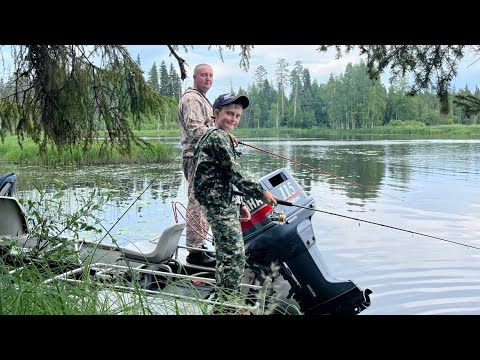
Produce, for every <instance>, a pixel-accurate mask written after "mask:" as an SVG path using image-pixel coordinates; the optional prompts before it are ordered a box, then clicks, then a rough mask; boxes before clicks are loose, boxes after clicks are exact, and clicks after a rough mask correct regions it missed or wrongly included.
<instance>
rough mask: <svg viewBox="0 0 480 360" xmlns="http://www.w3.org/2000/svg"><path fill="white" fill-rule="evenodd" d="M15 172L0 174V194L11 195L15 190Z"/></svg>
mask: <svg viewBox="0 0 480 360" xmlns="http://www.w3.org/2000/svg"><path fill="white" fill-rule="evenodd" d="M15 181H16V176H15V173H8V174H5V175H2V176H0V196H13V194H14V192H15Z"/></svg>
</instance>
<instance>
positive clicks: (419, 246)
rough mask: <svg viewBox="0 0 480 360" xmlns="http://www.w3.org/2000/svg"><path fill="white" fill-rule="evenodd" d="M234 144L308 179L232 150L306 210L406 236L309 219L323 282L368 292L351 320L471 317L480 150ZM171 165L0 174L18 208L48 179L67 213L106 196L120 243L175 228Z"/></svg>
mask: <svg viewBox="0 0 480 360" xmlns="http://www.w3.org/2000/svg"><path fill="white" fill-rule="evenodd" d="M241 140H242V141H244V142H246V143H247V144H251V145H254V146H256V147H260V148H262V149H266V150H268V151H270V152H274V153H276V154H280V155H281V156H284V157H287V158H289V159H294V160H296V161H297V162H301V163H305V164H308V165H309V166H310V167H313V168H316V169H319V171H315V170H312V169H311V168H309V167H304V166H302V165H299V164H295V163H292V162H289V161H287V160H284V159H281V158H278V157H275V156H273V155H270V154H267V153H265V152H261V151H259V150H255V149H252V148H250V147H247V146H244V145H243V146H240V147H239V149H240V150H241V151H242V153H243V155H242V157H241V158H242V166H243V168H244V169H245V170H246V171H247V172H248V173H249V174H250V175H252V176H253V177H256V178H260V177H262V176H264V175H266V174H268V173H269V172H271V171H273V170H276V169H278V168H281V167H285V168H287V169H288V170H289V171H290V173H292V174H293V176H294V177H295V179H296V180H297V182H298V183H299V184H300V185H301V186H302V187H303V188H304V190H305V191H306V192H307V193H308V194H310V195H311V196H312V197H313V198H314V199H315V202H316V208H317V209H320V210H323V211H328V212H331V213H335V214H340V215H346V216H349V217H354V218H359V219H362V220H366V221H370V222H375V223H380V224H384V225H388V226H392V227H396V228H400V229H404V230H407V231H400V230H395V229H391V228H388V227H383V226H378V225H373V224H368V223H364V222H360V221H356V220H351V219H346V218H343V217H339V216H334V215H329V214H324V213H315V215H314V216H313V218H312V222H313V226H314V230H315V234H316V238H317V246H318V247H319V249H320V251H321V252H322V255H323V257H324V260H325V262H326V264H327V265H328V267H329V270H330V272H331V273H332V274H333V275H334V276H335V277H336V278H338V279H348V280H352V281H353V282H354V283H356V284H357V285H358V286H359V287H360V288H362V289H365V288H369V289H371V290H372V291H373V294H372V295H371V299H372V305H371V307H370V308H368V309H367V310H365V311H364V312H362V313H361V314H362V315H368V314H480V220H479V218H480V140H368V141H365V140H350V141H340V140H336V141H330V140H311V139H295V140H271V139H265V140H259V139H247V138H245V139H241ZM162 141H165V140H162ZM167 142H171V143H172V144H175V145H177V144H178V142H179V141H178V139H168V140H167ZM180 163H181V159H180V157H177V158H175V160H174V161H173V162H172V163H171V164H170V165H169V166H168V167H166V166H165V165H133V166H132V165H129V166H118V165H115V166H102V167H82V168H81V169H58V168H57V169H50V170H45V169H41V168H38V167H23V166H22V167H20V166H16V165H14V166H6V165H5V164H0V174H4V173H6V172H9V171H14V172H15V173H16V174H17V196H18V197H23V198H26V199H28V198H31V199H38V190H37V189H40V190H41V191H43V190H48V191H50V190H52V193H54V192H53V188H54V184H56V183H57V180H60V181H62V182H64V183H65V186H64V187H63V190H64V191H65V196H64V197H63V201H65V204H64V207H65V209H66V210H67V211H74V210H75V209H76V207H77V198H78V197H79V196H87V195H88V194H89V193H90V192H91V191H92V189H97V191H98V190H101V191H102V192H105V193H106V192H109V193H110V194H111V201H110V202H109V203H108V204H107V205H106V206H104V209H103V210H104V214H102V217H104V218H105V221H104V223H103V225H104V226H105V228H107V229H110V228H111V227H112V226H113V224H115V223H116V222H117V220H118V219H119V218H120V217H122V215H123V217H122V219H121V220H120V221H119V222H118V224H117V225H115V227H114V228H113V229H112V233H113V234H114V236H115V237H116V238H117V240H118V243H119V244H120V245H122V244H123V245H125V244H127V243H128V242H130V241H139V240H146V239H150V238H152V237H154V236H156V235H158V234H160V233H161V231H162V230H163V229H164V228H166V227H167V226H169V225H172V224H173V223H174V216H173V212H172V201H176V202H180V203H182V204H185V205H186V184H185V181H184V180H183V175H182V172H181V170H180V167H181V166H180ZM323 172H328V173H330V174H332V175H326V174H325V173H323ZM333 174H334V175H336V176H333ZM342 178H345V179H348V181H345V180H342ZM137 199H138V200H137ZM135 200H137V201H135ZM134 202H135V203H134ZM133 203H134V205H133V206H132V204H133ZM129 207H130V209H129V210H128V211H127V212H126V213H125V211H126V210H127V209H128V208H129ZM408 231H413V232H416V233H421V234H425V235H429V236H433V237H437V238H441V239H443V240H440V239H435V238H431V237H427V236H422V235H416V234H412V233H411V232H408ZM102 236H103V235H101V236H100V237H102ZM445 240H447V241H445ZM104 241H105V242H110V241H111V240H108V238H106V239H105V240H104ZM183 241H184V240H183ZM459 243H460V244H459ZM461 244H464V245H469V246H473V247H467V246H463V245H461ZM476 248H479V249H476Z"/></svg>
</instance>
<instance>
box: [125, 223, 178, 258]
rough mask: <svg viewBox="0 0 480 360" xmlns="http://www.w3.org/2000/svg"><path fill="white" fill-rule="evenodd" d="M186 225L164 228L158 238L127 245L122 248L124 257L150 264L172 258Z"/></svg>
mask: <svg viewBox="0 0 480 360" xmlns="http://www.w3.org/2000/svg"><path fill="white" fill-rule="evenodd" d="M186 225H187V224H186V223H181V224H175V225H172V226H170V227H168V228H166V229H165V230H164V231H163V233H162V235H160V237H158V238H155V239H152V240H147V241H138V242H135V243H131V244H128V245H127V246H125V247H123V248H122V252H123V254H124V257H125V258H126V259H130V260H137V261H142V262H145V261H146V262H147V263H150V264H160V263H162V262H164V261H166V260H168V259H170V258H172V257H173V255H174V254H175V252H176V251H177V247H178V242H179V241H180V236H181V235H182V231H183V229H185V226H186Z"/></svg>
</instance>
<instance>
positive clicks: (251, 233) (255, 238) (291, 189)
mask: <svg viewBox="0 0 480 360" xmlns="http://www.w3.org/2000/svg"><path fill="white" fill-rule="evenodd" d="M260 183H261V185H262V187H263V188H264V189H266V190H268V191H270V192H271V193H272V194H274V195H275V196H276V197H278V198H279V199H281V200H285V201H288V202H290V203H292V204H294V205H299V206H302V207H307V208H312V210H309V209H303V208H297V207H294V206H285V205H278V206H276V207H275V209H274V210H275V212H272V210H273V209H272V207H271V206H269V205H264V204H263V203H262V202H261V201H259V200H256V199H252V198H249V197H247V196H245V199H244V200H245V202H246V204H247V205H248V207H249V209H250V212H251V220H250V221H247V222H242V223H241V224H242V231H243V236H244V242H245V253H246V255H247V263H248V265H249V266H252V265H254V264H260V265H261V266H263V267H264V268H267V269H268V268H269V267H270V266H271V264H272V263H274V264H275V263H276V264H278V265H279V266H280V274H281V275H282V276H283V277H284V279H285V280H287V281H288V283H289V285H290V290H289V294H288V298H290V297H291V296H293V299H295V301H296V302H297V303H298V304H299V306H300V310H301V311H302V312H303V313H304V314H307V315H308V314H334V315H354V314H358V313H360V312H361V311H363V310H364V309H366V308H367V307H368V306H370V297H369V295H370V294H371V293H372V291H371V290H370V289H365V290H363V291H362V290H360V289H359V288H358V287H357V285H355V284H354V283H353V282H352V281H350V280H348V281H339V280H337V279H335V278H334V277H333V276H332V275H331V274H330V273H329V271H328V269H327V266H326V264H325V262H324V260H323V258H322V256H321V254H320V252H319V250H318V248H317V246H316V243H315V242H316V239H315V234H314V232H313V227H312V222H311V219H312V216H313V214H314V213H315V211H314V210H313V209H314V208H315V202H314V199H313V198H312V197H311V196H309V195H307V194H306V193H305V192H304V191H303V190H302V188H301V187H300V185H299V184H298V183H297V182H296V181H295V179H294V178H293V177H292V175H291V174H290V173H289V172H288V170H287V169H285V168H282V169H279V170H276V171H274V172H272V173H270V174H268V175H266V176H264V177H263V178H261V179H260Z"/></svg>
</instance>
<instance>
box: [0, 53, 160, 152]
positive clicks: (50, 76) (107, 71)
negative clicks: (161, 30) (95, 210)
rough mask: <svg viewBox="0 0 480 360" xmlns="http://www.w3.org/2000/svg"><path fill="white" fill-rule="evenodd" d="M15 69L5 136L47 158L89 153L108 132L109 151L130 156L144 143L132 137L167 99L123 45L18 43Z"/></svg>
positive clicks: (5, 104)
mask: <svg viewBox="0 0 480 360" xmlns="http://www.w3.org/2000/svg"><path fill="white" fill-rule="evenodd" d="M12 56H13V61H14V72H13V76H12V78H11V79H10V80H9V81H8V83H6V84H7V86H6V88H5V89H4V91H3V94H2V97H1V98H0V119H1V121H2V126H0V136H1V137H2V139H3V138H4V136H5V134H6V132H7V131H12V130H14V131H15V133H16V134H17V136H18V139H19V141H20V142H21V141H23V140H24V137H25V136H28V137H30V138H31V139H32V140H33V141H34V142H35V144H37V145H38V146H39V149H40V152H42V153H44V152H45V151H46V149H47V144H52V145H54V146H55V147H56V148H57V150H58V151H59V152H62V151H64V150H65V149H68V148H70V147H71V146H77V145H80V144H81V146H82V149H83V151H87V150H88V148H89V147H90V146H91V145H92V143H93V142H94V141H96V139H97V138H98V133H99V131H102V130H104V131H105V134H106V136H105V138H104V140H103V143H104V146H103V148H102V149H105V150H108V149H111V148H116V149H117V150H118V151H119V152H120V153H122V154H129V153H130V151H131V144H132V143H135V144H142V143H143V141H142V140H141V139H139V138H137V137H136V136H135V135H134V133H133V132H132V127H131V125H130V122H129V121H130V120H129V119H132V121H133V124H134V125H135V126H136V125H137V124H139V123H140V122H141V120H142V116H144V115H145V114H148V113H155V112H156V111H157V110H158V109H159V108H161V107H162V106H163V105H164V104H165V102H166V101H168V100H167V99H166V98H164V97H162V96H161V95H160V94H158V93H156V92H155V91H154V90H153V89H152V88H151V87H150V86H148V84H147V82H146V81H145V79H144V77H143V73H142V71H141V69H140V68H139V66H138V64H137V63H136V62H135V61H134V60H133V59H132V58H131V57H130V55H129V53H128V51H127V50H126V49H125V47H124V46H120V45H95V46H83V45H18V46H12Z"/></svg>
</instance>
